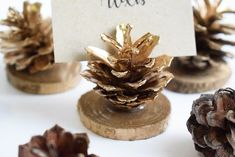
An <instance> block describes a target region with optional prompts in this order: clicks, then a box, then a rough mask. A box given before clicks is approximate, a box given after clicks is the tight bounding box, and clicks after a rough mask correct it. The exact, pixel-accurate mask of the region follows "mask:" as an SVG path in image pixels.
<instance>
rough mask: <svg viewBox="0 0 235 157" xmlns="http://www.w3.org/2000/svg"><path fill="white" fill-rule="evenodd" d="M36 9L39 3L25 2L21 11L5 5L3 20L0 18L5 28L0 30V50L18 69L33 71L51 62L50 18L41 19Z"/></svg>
mask: <svg viewBox="0 0 235 157" xmlns="http://www.w3.org/2000/svg"><path fill="white" fill-rule="evenodd" d="M40 11H41V4H40V3H33V4H30V3H29V2H27V1H25V2H24V5H23V12H22V13H20V12H19V11H17V10H15V9H13V8H9V11H8V16H7V19H5V20H1V21H0V24H1V25H4V26H7V27H8V28H9V29H8V30H7V31H3V32H0V52H2V53H3V54H4V59H5V62H6V64H7V65H10V66H14V67H15V69H16V70H18V71H22V70H26V71H28V72H29V73H36V72H39V71H44V70H47V69H48V68H50V67H51V65H52V64H53V62H54V56H53V36H52V25H51V20H50V19H43V18H42V16H41V14H40Z"/></svg>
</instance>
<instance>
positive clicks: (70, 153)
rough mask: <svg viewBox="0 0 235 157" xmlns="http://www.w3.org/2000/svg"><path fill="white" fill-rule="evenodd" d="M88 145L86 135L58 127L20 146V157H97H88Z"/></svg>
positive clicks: (94, 156) (93, 156)
mask: <svg viewBox="0 0 235 157" xmlns="http://www.w3.org/2000/svg"><path fill="white" fill-rule="evenodd" d="M88 145H89V139H88V136H87V135H86V134H71V133H69V132H65V131H64V129H63V128H61V127H59V126H57V125H56V126H54V127H53V128H51V129H50V130H47V131H46V132H45V133H44V135H43V136H34V137H32V139H31V141H30V142H29V143H27V144H25V145H21V146H19V157H97V156H96V155H88V153H87V149H88Z"/></svg>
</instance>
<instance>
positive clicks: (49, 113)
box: [0, 0, 235, 157]
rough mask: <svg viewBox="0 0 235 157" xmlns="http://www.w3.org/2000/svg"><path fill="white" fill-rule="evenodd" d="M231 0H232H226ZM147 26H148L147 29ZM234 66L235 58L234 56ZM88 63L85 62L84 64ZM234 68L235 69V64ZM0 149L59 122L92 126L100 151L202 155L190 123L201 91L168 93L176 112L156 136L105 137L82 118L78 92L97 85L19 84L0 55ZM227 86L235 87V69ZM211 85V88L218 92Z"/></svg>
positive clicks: (0, 2) (1, 0)
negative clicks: (42, 87)
mask: <svg viewBox="0 0 235 157" xmlns="http://www.w3.org/2000/svg"><path fill="white" fill-rule="evenodd" d="M225 1H227V0H225ZM232 1H233V2H234V0H232ZM40 2H43V3H44V6H43V14H44V15H49V14H50V2H49V1H48V0H44V1H40ZM21 4H22V0H10V1H6V0H0V18H3V17H5V15H6V11H7V8H8V6H10V5H11V6H15V7H17V8H21ZM146 31H147V30H146ZM229 62H230V66H231V67H234V64H235V61H234V60H233V61H232V60H230V61H229ZM85 67H86V63H83V69H84V68H85ZM233 72H235V70H233ZM0 76H1V78H0V154H1V157H16V156H17V153H18V145H19V144H24V143H26V142H28V141H29V140H30V137H31V136H33V135H38V134H42V133H43V132H44V131H45V130H46V129H49V128H51V127H52V126H53V125H55V124H59V125H61V126H62V127H64V128H65V129H66V130H68V131H72V132H87V133H88V135H89V137H90V140H91V144H90V149H89V152H91V153H96V154H97V155H99V156H101V157H156V156H157V157H197V156H198V154H197V153H196V151H195V150H194V146H193V142H192V140H191V136H190V134H189V133H188V131H187V129H186V125H185V123H186V121H187V119H188V117H189V115H190V111H191V104H192V102H193V100H195V99H197V98H198V97H199V94H190V95H185V94H177V93H173V92H170V91H164V92H163V93H164V94H165V95H167V96H168V98H169V99H170V101H171V103H172V114H171V119H170V123H169V127H168V129H167V131H166V132H165V133H164V134H162V135H160V136H158V137H155V138H152V139H149V140H143V141H136V142H124V141H114V140H109V139H105V138H103V137H100V136H98V135H96V134H94V133H92V132H91V131H89V130H87V129H86V128H85V127H84V126H83V125H82V124H81V122H80V120H79V116H78V113H77V109H76V104H77V100H78V99H79V97H80V96H81V95H82V94H83V93H85V92H87V91H89V90H91V89H92V87H93V85H92V84H91V83H89V82H87V81H85V80H82V81H81V82H80V83H79V85H78V86H77V88H75V89H73V90H71V91H68V92H66V93H63V94H56V95H49V96H37V95H30V94H25V93H22V92H20V91H18V90H16V89H14V88H13V87H12V86H11V85H10V84H9V83H8V82H7V79H6V75H5V65H4V63H3V60H2V55H0ZM225 87H232V88H235V75H233V76H232V77H231V78H230V80H229V82H228V83H227V84H226V85H225ZM213 92H214V91H210V92H208V93H213Z"/></svg>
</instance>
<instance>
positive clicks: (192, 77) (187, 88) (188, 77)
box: [167, 63, 232, 93]
mask: <svg viewBox="0 0 235 157" xmlns="http://www.w3.org/2000/svg"><path fill="white" fill-rule="evenodd" d="M170 72H172V73H173V74H174V76H175V78H174V79H173V80H172V81H171V82H170V83H169V84H168V86H167V89H169V90H172V91H175V92H180V93H201V92H206V91H209V90H215V89H218V88H221V87H222V86H223V85H224V84H225V83H226V82H227V81H228V79H229V78H230V76H231V73H232V72H231V69H230V67H229V66H228V65H227V64H226V63H220V64H219V65H218V66H214V67H211V68H208V69H206V70H204V71H202V70H201V71H190V70H186V69H184V68H182V67H180V66H178V65H174V64H173V65H172V67H171V69H170Z"/></svg>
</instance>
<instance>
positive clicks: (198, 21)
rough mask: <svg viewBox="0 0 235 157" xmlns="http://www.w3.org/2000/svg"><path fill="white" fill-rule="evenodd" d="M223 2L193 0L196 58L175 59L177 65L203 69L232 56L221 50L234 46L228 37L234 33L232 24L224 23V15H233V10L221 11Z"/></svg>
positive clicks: (234, 28) (221, 0)
mask: <svg viewBox="0 0 235 157" xmlns="http://www.w3.org/2000/svg"><path fill="white" fill-rule="evenodd" d="M222 2H223V0H212V1H210V0H193V3H194V5H193V12H194V25H195V34H196V45H197V53H198V56H196V57H180V58H177V60H178V61H179V63H180V64H181V65H182V66H183V67H186V68H190V69H199V70H200V69H201V70H203V69H205V68H207V67H210V66H215V65H218V63H221V62H224V58H225V57H233V55H232V54H231V53H229V52H226V50H224V49H222V47H223V46H225V45H230V46H235V41H232V40H231V39H228V36H230V35H232V34H233V33H235V24H234V23H225V22H224V21H223V20H224V17H225V16H224V15H225V14H235V11H234V10H229V9H223V8H222V6H221V3H222Z"/></svg>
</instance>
